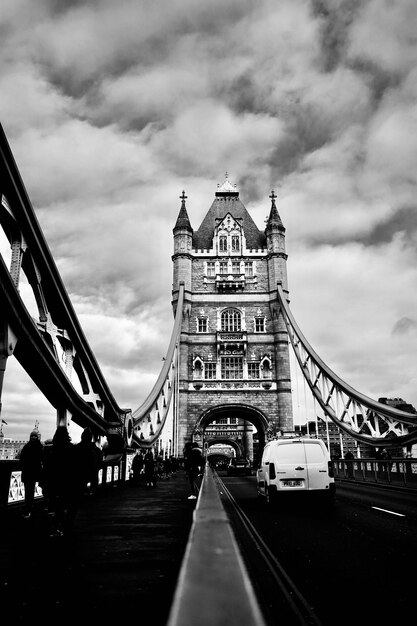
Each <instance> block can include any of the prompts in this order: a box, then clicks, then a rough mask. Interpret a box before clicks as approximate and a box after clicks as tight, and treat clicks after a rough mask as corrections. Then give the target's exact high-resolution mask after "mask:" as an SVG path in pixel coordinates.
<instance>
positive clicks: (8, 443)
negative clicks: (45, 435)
mask: <svg viewBox="0 0 417 626" xmlns="http://www.w3.org/2000/svg"><path fill="white" fill-rule="evenodd" d="M25 443H27V441H19V440H17V439H9V438H8V437H0V461H13V460H14V459H18V458H19V456H20V451H21V449H22V448H23V446H24V445H25Z"/></svg>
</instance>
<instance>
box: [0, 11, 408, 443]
mask: <svg viewBox="0 0 417 626" xmlns="http://www.w3.org/2000/svg"><path fill="white" fill-rule="evenodd" d="M416 23H417V3H416V2H415V0H401V2H395V1H393V0H310V1H308V0H228V1H227V2H224V0H211V1H210V2H203V0H153V1H152V2H149V1H146V0H118V2H114V1H113V0H90V1H83V0H73V1H70V0H37V1H36V2H33V0H3V1H2V6H1V12H0V29H1V40H2V45H1V49H0V94H1V97H0V121H1V123H2V125H3V128H4V130H5V132H6V135H7V137H8V140H9V143H10V145H11V148H12V151H13V153H14V156H15V159H16V161H17V164H18V167H19V170H20V172H21V175H22V178H23V181H24V183H25V185H26V188H27V191H28V193H29V197H30V198H31V200H32V204H33V206H34V208H35V210H36V214H37V217H38V219H39V222H40V224H41V227H42V229H43V232H44V234H45V237H46V239H47V242H48V244H49V246H50V248H51V251H52V254H53V256H54V259H55V261H56V263H57V266H58V268H59V271H60V273H61V276H62V278H63V281H64V284H65V286H66V288H67V290H68V292H69V294H70V297H71V300H72V303H73V305H74V307H75V310H76V312H77V315H78V317H79V319H80V322H81V325H82V327H83V329H84V332H85V334H86V336H87V338H88V341H89V343H90V345H91V347H92V349H93V351H94V353H95V355H96V358H97V360H98V362H99V364H100V367H101V369H102V372H103V374H104V376H105V378H106V380H107V381H108V383H109V386H110V388H111V389H112V391H113V394H114V396H115V398H116V400H117V401H118V403H119V405H120V406H122V407H125V408H132V409H133V410H134V409H136V408H137V407H138V406H139V405H140V404H141V403H142V402H143V400H144V399H145V398H146V396H147V394H148V393H149V391H150V390H151V388H152V386H153V384H154V382H155V380H156V378H157V375H158V373H159V371H160V368H161V364H162V357H163V356H164V355H165V353H166V350H167V347H168V342H169V338H170V332H171V328H172V323H173V316H172V311H171V304H170V301H171V286H172V262H171V254H172V228H173V227H174V224H175V220H176V217H177V214H178V211H179V207H180V200H179V195H180V194H181V192H182V190H185V192H186V194H187V196H188V200H187V210H188V213H189V217H190V220H191V224H192V226H193V228H194V229H197V228H198V226H199V225H200V222H201V220H202V218H203V217H204V215H205V213H206V212H207V210H208V208H209V206H210V204H211V202H212V200H213V197H214V193H215V191H216V186H217V183H222V182H223V180H224V175H225V172H226V171H227V172H228V173H229V179H230V180H231V182H232V183H236V184H237V185H238V188H239V190H240V197H241V199H242V201H243V203H244V204H245V205H246V207H247V209H248V210H249V211H250V213H251V215H252V216H253V218H254V220H255V222H256V223H257V225H258V227H259V228H261V229H263V228H264V227H265V223H264V222H265V217H266V216H267V214H268V212H269V206H270V204H269V203H270V201H269V198H268V195H269V194H270V192H271V189H273V188H274V189H275V190H276V191H277V193H278V208H279V212H280V215H281V218H282V220H283V222H284V225H285V226H286V229H287V252H288V254H289V259H288V275H289V287H290V294H291V308H292V311H293V313H294V315H295V318H296V320H297V321H298V323H299V325H300V327H301V329H302V331H303V333H304V334H305V336H306V337H307V339H308V340H309V342H310V343H311V344H312V346H313V348H314V349H315V350H316V352H317V353H318V354H319V355H320V356H321V357H322V358H323V359H324V360H325V362H326V363H327V364H328V365H329V367H330V368H331V369H332V370H333V371H335V372H336V373H337V374H338V375H339V376H340V377H342V378H343V379H344V380H345V381H346V382H347V383H349V384H350V385H351V386H353V387H355V388H356V389H358V390H359V391H361V392H362V393H364V394H366V395H368V396H370V397H372V398H375V399H377V398H378V397H380V396H388V397H402V398H404V399H405V400H406V401H408V402H410V403H412V404H414V405H415V406H417V364H416V347H417V263H416V261H417V246H416V243H417V212H416V202H417V193H416V191H417V189H416V187H417V168H416V164H417V106H416V102H417V36H416V29H415V25H416ZM0 246H1V248H0V249H1V251H2V253H3V256H5V257H6V260H7V255H8V254H9V251H8V250H7V246H6V245H5V239H4V237H3V235H2V233H1V234H0ZM22 291H23V292H24V285H23V286H22ZM297 387H298V385H297ZM300 389H301V387H300ZM298 393H301V392H300V390H299V391H296V389H295V385H294V397H295V396H296V395H297V394H298ZM2 400H3V414H2V415H3V418H4V420H5V421H7V426H4V432H5V435H6V436H9V437H16V438H26V437H27V435H28V432H29V430H30V429H31V428H32V427H33V425H34V423H35V420H36V419H38V420H39V421H40V429H41V432H42V438H43V439H45V438H47V437H50V436H51V435H52V434H53V432H54V428H55V421H54V420H55V413H54V411H53V410H52V409H51V407H50V406H49V405H48V404H47V403H46V402H45V400H43V399H42V398H41V397H39V393H38V392H37V389H36V387H34V385H33V383H32V382H31V380H30V379H29V378H28V377H27V375H26V374H25V373H24V372H22V370H21V369H20V367H19V365H18V364H17V363H16V361H15V360H14V359H13V358H11V359H9V363H8V365H7V371H6V378H5V382H4V390H3V398H2ZM300 402H301V401H300V399H299V398H296V397H295V399H294V404H295V409H296V419H297V420H300V421H302V419H303V416H302V415H301V414H300V415H298V414H297V407H298V406H299V404H300Z"/></svg>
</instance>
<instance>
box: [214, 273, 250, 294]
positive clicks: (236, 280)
mask: <svg viewBox="0 0 417 626" xmlns="http://www.w3.org/2000/svg"><path fill="white" fill-rule="evenodd" d="M245 285H246V277H245V274H241V273H239V274H216V289H217V290H218V291H243V289H244V288H245Z"/></svg>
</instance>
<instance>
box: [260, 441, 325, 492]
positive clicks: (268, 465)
mask: <svg viewBox="0 0 417 626" xmlns="http://www.w3.org/2000/svg"><path fill="white" fill-rule="evenodd" d="M256 488H257V491H258V495H259V496H262V497H265V498H266V501H267V502H268V503H272V502H273V500H275V499H276V498H277V496H278V494H283V493H302V492H314V493H315V494H317V495H322V496H324V497H325V498H326V499H327V500H329V501H332V500H333V498H334V494H335V483H334V477H333V468H332V464H331V460H330V454H329V451H328V450H327V447H326V444H325V443H324V441H322V440H321V439H308V438H300V437H294V438H290V439H285V438H282V439H275V440H274V441H269V442H268V443H267V444H266V446H265V448H264V451H263V454H262V459H261V465H260V467H259V469H258V470H257V473H256Z"/></svg>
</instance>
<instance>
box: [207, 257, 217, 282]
mask: <svg viewBox="0 0 417 626" xmlns="http://www.w3.org/2000/svg"><path fill="white" fill-rule="evenodd" d="M215 275H216V267H215V264H214V261H209V262H208V263H207V276H208V277H210V278H213V277H214V276H215Z"/></svg>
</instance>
